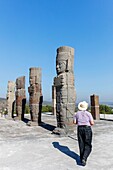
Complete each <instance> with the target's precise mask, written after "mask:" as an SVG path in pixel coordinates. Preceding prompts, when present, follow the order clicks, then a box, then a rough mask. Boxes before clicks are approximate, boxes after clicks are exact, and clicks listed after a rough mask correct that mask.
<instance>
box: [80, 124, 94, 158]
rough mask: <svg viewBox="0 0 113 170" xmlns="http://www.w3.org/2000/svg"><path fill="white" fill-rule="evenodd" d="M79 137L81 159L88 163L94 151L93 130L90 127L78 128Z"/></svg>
mask: <svg viewBox="0 0 113 170" xmlns="http://www.w3.org/2000/svg"><path fill="white" fill-rule="evenodd" d="M77 135H78V143H79V150H80V159H81V160H82V159H84V160H85V161H86V160H87V158H88V156H89V154H90V152H91V150H92V144H91V143H92V129H91V127H90V126H78V129H77Z"/></svg>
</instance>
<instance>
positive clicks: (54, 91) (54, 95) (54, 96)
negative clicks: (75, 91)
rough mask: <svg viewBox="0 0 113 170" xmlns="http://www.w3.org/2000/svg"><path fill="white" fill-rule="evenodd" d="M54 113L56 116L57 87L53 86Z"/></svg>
mask: <svg viewBox="0 0 113 170" xmlns="http://www.w3.org/2000/svg"><path fill="white" fill-rule="evenodd" d="M52 113H53V114H54V115H56V87H55V86H52Z"/></svg>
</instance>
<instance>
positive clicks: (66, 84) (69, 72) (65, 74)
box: [54, 46, 76, 134]
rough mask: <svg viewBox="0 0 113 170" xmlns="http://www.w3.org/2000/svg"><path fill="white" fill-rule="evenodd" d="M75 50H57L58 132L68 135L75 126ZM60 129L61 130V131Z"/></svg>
mask: <svg viewBox="0 0 113 170" xmlns="http://www.w3.org/2000/svg"><path fill="white" fill-rule="evenodd" d="M73 66H74V49H73V48H71V47H67V46H63V47H60V48H58V49H57V56H56V71H57V76H56V77H55V78H54V86H55V88H56V118H57V128H56V129H55V130H54V132H56V133H57V131H58V132H59V133H60V134H62V133H64V134H66V133H68V132H69V131H70V129H71V127H72V125H73V114H74V113H75V100H76V93H75V87H74V69H73ZM59 128H60V129H59Z"/></svg>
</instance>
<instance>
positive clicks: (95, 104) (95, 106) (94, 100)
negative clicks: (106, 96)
mask: <svg viewBox="0 0 113 170" xmlns="http://www.w3.org/2000/svg"><path fill="white" fill-rule="evenodd" d="M90 100H91V113H92V116H93V118H94V119H95V120H99V119H100V113H99V96H97V95H94V94H93V95H92V96H90Z"/></svg>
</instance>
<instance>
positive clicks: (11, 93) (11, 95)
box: [6, 81, 16, 118]
mask: <svg viewBox="0 0 113 170" xmlns="http://www.w3.org/2000/svg"><path fill="white" fill-rule="evenodd" d="M15 87H16V84H15V82H13V81H8V85H7V95H6V107H7V113H8V117H11V118H12V117H13V112H14V103H15Z"/></svg>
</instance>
